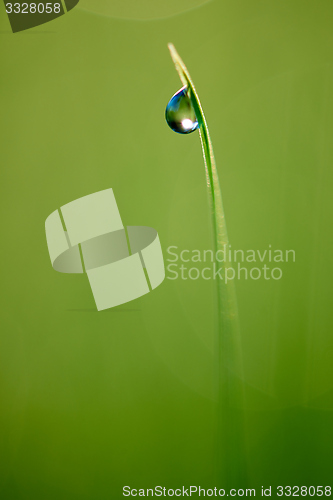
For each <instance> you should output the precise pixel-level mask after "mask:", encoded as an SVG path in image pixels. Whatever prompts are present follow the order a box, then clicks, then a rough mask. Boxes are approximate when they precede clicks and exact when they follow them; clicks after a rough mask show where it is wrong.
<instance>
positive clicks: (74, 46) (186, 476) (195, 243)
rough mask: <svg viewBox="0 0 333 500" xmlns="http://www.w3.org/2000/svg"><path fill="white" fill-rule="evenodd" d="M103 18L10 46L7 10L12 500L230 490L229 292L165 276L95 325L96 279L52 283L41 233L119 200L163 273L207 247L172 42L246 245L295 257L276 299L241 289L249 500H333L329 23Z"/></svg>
mask: <svg viewBox="0 0 333 500" xmlns="http://www.w3.org/2000/svg"><path fill="white" fill-rule="evenodd" d="M96 3H97V2H96ZM97 4H98V7H97V6H96V5H94V2H93V1H92V0H82V1H81V2H80V4H79V6H78V7H76V8H75V9H73V10H72V11H71V12H70V13H68V14H66V15H65V16H63V17H61V18H59V19H57V20H55V21H53V22H51V23H49V24H45V25H43V26H40V27H38V28H34V29H32V30H27V31H25V32H21V33H17V34H15V35H13V34H12V33H11V31H10V26H9V22H8V19H7V17H6V13H5V8H4V6H3V5H1V8H0V43H1V51H0V61H1V75H0V78H1V84H0V85H1V86H0V89H1V165H2V166H1V184H0V189H1V198H0V200H1V225H2V241H3V243H2V245H1V285H2V286H1V324H2V326H1V334H0V335H1V340H0V373H1V379H0V402H1V408H0V445H1V453H0V460H1V465H0V498H1V499H4V500H11V499H13V500H14V499H15V500H16V499H17V500H21V499H32V498H33V499H34V500H37V499H45V498H47V499H49V500H52V499H54V500H58V499H71V500H76V499H89V500H90V499H91V500H97V499H98V500H100V499H101V500H102V499H110V498H111V499H118V498H119V499H120V498H123V497H122V487H123V486H124V485H129V486H131V487H133V488H147V487H154V486H156V485H162V486H165V487H170V488H177V487H181V486H182V485H185V486H189V485H191V484H195V485H201V486H202V487H214V485H215V484H214V463H213V462H214V452H213V449H214V445H213V443H214V429H213V420H214V419H213V414H214V403H213V368H212V367H213V338H214V328H215V322H214V314H215V313H214V293H215V289H214V283H213V282H212V281H204V280H197V281H191V280H187V281H181V280H175V281H172V280H169V279H166V280H165V281H164V283H163V284H162V285H161V286H160V287H158V288H157V289H156V290H155V291H154V292H153V293H151V294H148V295H146V296H144V297H142V298H140V299H137V300H136V301H133V302H131V303H128V304H125V305H123V306H119V307H117V308H114V309H110V310H106V311H103V312H100V313H97V312H96V310H95V304H94V301H93V297H92V293H91V291H90V288H89V284H88V280H87V279H86V277H85V276H79V275H77V276H76V275H64V274H60V273H56V272H55V271H53V269H52V267H51V264H50V260H49V256H48V251H47V246H46V240H45V232H44V222H45V219H46V217H47V216H48V215H49V214H50V213H51V212H52V211H54V210H55V209H56V208H58V207H60V206H61V205H63V204H65V203H68V202H70V201H72V200H74V199H76V198H79V197H81V196H85V195H87V194H90V193H93V192H96V191H99V190H102V189H106V188H109V187H112V188H113V190H114V193H115V196H116V199H117V202H118V206H119V209H120V212H121V214H122V219H123V222H124V223H125V224H129V225H148V226H152V227H154V228H156V229H157V231H158V233H159V235H160V239H161V243H162V247H163V250H164V254H165V257H167V252H166V249H167V247H168V246H170V245H176V246H178V247H179V249H185V248H186V249H208V248H211V246H212V245H211V232H210V217H209V212H208V204H207V195H206V188H205V174H204V168H203V162H202V157H201V147H200V142H199V137H198V134H197V133H193V134H191V135H189V136H181V135H178V134H175V133H173V132H172V131H171V130H170V129H169V128H168V127H167V125H166V123H165V120H164V110H165V106H166V103H167V102H168V100H169V98H170V97H171V95H172V94H173V93H174V92H176V91H177V90H178V88H179V87H180V84H179V79H178V76H177V74H176V72H175V70H174V67H173V65H172V62H171V59H170V56H169V54H168V50H167V43H168V42H173V43H174V44H175V46H176V48H177V50H178V51H179V53H180V55H181V56H182V57H183V59H184V61H185V63H186V65H187V67H188V69H189V71H190V73H191V76H192V77H193V80H194V82H195V84H196V87H197V90H198V93H199V95H200V97H201V100H202V104H203V107H204V110H205V113H206V118H207V121H208V124H209V127H210V131H211V136H212V140H213V144H214V150H215V155H216V160H217V165H218V171H219V175H220V180H221V185H222V192H223V196H224V205H225V212H226V218H227V223H228V230H229V236H230V240H231V244H232V247H233V248H235V249H243V250H247V249H259V250H264V249H267V248H268V246H269V245H272V248H278V249H282V250H286V249H294V250H295V252H296V262H295V263H286V264H283V265H282V266H281V267H282V269H283V278H282V279H281V280H279V281H273V280H270V281H265V280H263V279H260V280H258V281H254V280H247V281H246V280H241V281H237V283H236V285H237V294H238V304H239V314H240V323H241V335H242V346H243V356H244V386H245V403H244V408H242V410H243V413H244V418H245V425H246V427H245V441H246V464H247V472H248V481H247V484H239V485H235V487H250V486H251V487H254V488H257V489H258V491H257V495H258V496H259V488H261V486H263V485H264V486H265V487H268V486H270V485H271V486H273V487H274V486H277V485H282V486H285V485H291V486H293V485H299V486H301V485H308V486H310V485H313V486H317V485H329V484H331V483H332V461H333V451H332V450H333V425H332V424H333V418H332V411H333V363H332V354H333V338H332V333H333V328H332V285H331V283H332V274H333V273H332V257H331V253H332V244H333V241H332V229H331V227H332V226H331V224H332V188H333V178H332V160H333V148H332V132H333V126H332V125H333V119H332V111H333V69H332V68H333V67H332V62H333V31H332V21H333V4H332V2H331V1H329V0H322V1H318V2H316V1H315V0H312V1H311V0H310V1H308V2H304V1H301V0H291V1H290V0H279V1H277V0H265V1H264V0H235V1H233V2H227V1H225V0H215V1H210V2H204V1H196V2H195V1H194V0H193V1H192V0H183V1H180V0H178V1H177V2H175V1H174V2H169V3H168V2H161V1H157V0H155V1H153V0H145V1H144V2H138V1H134V0H132V1H126V2H123V3H120V2H111V1H106V0H104V2H99V3H97ZM139 5H140V8H139ZM226 431H227V430H226ZM272 496H273V497H275V495H274V494H273V495H272Z"/></svg>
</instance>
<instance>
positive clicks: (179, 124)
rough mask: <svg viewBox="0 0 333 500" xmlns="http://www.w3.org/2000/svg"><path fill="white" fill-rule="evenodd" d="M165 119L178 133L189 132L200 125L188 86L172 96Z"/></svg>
mask: <svg viewBox="0 0 333 500" xmlns="http://www.w3.org/2000/svg"><path fill="white" fill-rule="evenodd" d="M165 119H166V121H167V124H168V125H169V127H170V128H172V130H173V131H174V132H178V134H189V133H190V132H194V130H196V129H197V128H198V127H199V124H198V120H197V117H196V114H195V111H194V108H193V106H192V103H191V99H190V97H189V95H188V91H187V87H183V88H181V89H180V90H178V92H176V93H175V95H174V96H172V97H171V99H170V101H169V102H168V105H167V107H166V110H165Z"/></svg>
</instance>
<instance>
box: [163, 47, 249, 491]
mask: <svg viewBox="0 0 333 500" xmlns="http://www.w3.org/2000/svg"><path fill="white" fill-rule="evenodd" d="M168 47H169V50H170V53H171V57H172V60H173V62H174V64H175V67H176V70H177V71H178V74H179V77H180V80H181V82H182V84H183V85H185V86H186V87H187V88H188V93H189V97H190V99H191V101H192V104H193V107H194V109H195V113H196V116H197V120H198V123H199V133H200V139H201V145H202V152H203V158H204V163H205V171H206V184H207V190H208V198H209V206H210V212H211V217H212V229H213V243H214V254H215V264H216V265H217V267H219V268H222V275H223V276H224V275H225V272H226V269H227V268H228V267H230V266H229V263H228V251H225V250H228V249H229V247H228V245H229V240H228V233H227V225H226V220H225V216H224V210H223V203H222V194H221V188H220V183H219V178H218V173H217V169H216V163H215V157H214V153H213V146H212V142H211V139H210V135H209V130H208V126H207V122H206V118H205V115H204V112H203V109H202V106H201V103H200V100H199V96H198V93H197V91H196V89H195V86H194V84H193V81H192V79H191V77H190V74H189V72H188V70H187V68H186V66H185V64H184V63H183V61H182V59H181V58H180V56H179V54H178V53H177V51H176V49H175V47H174V46H173V45H172V44H169V45H168ZM223 250H224V255H225V257H226V258H225V261H224V262H217V261H216V255H217V252H219V255H223V253H220V252H223ZM216 285H217V289H216V292H217V319H218V321H217V323H218V327H217V334H216V342H215V369H216V373H215V375H216V376H215V379H216V393H217V398H216V399H217V401H218V403H217V448H218V458H217V480H218V481H219V482H220V484H222V485H224V486H227V485H230V487H236V486H235V484H236V483H237V484H238V486H239V487H244V486H245V482H244V481H245V467H244V439H243V437H244V428H243V422H242V411H243V407H244V405H243V401H242V399H243V394H242V362H241V342H240V335H239V326H238V313H237V301H236V294H235V287H234V282H233V281H228V283H227V284H226V283H225V282H224V280H220V279H217V280H216Z"/></svg>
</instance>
